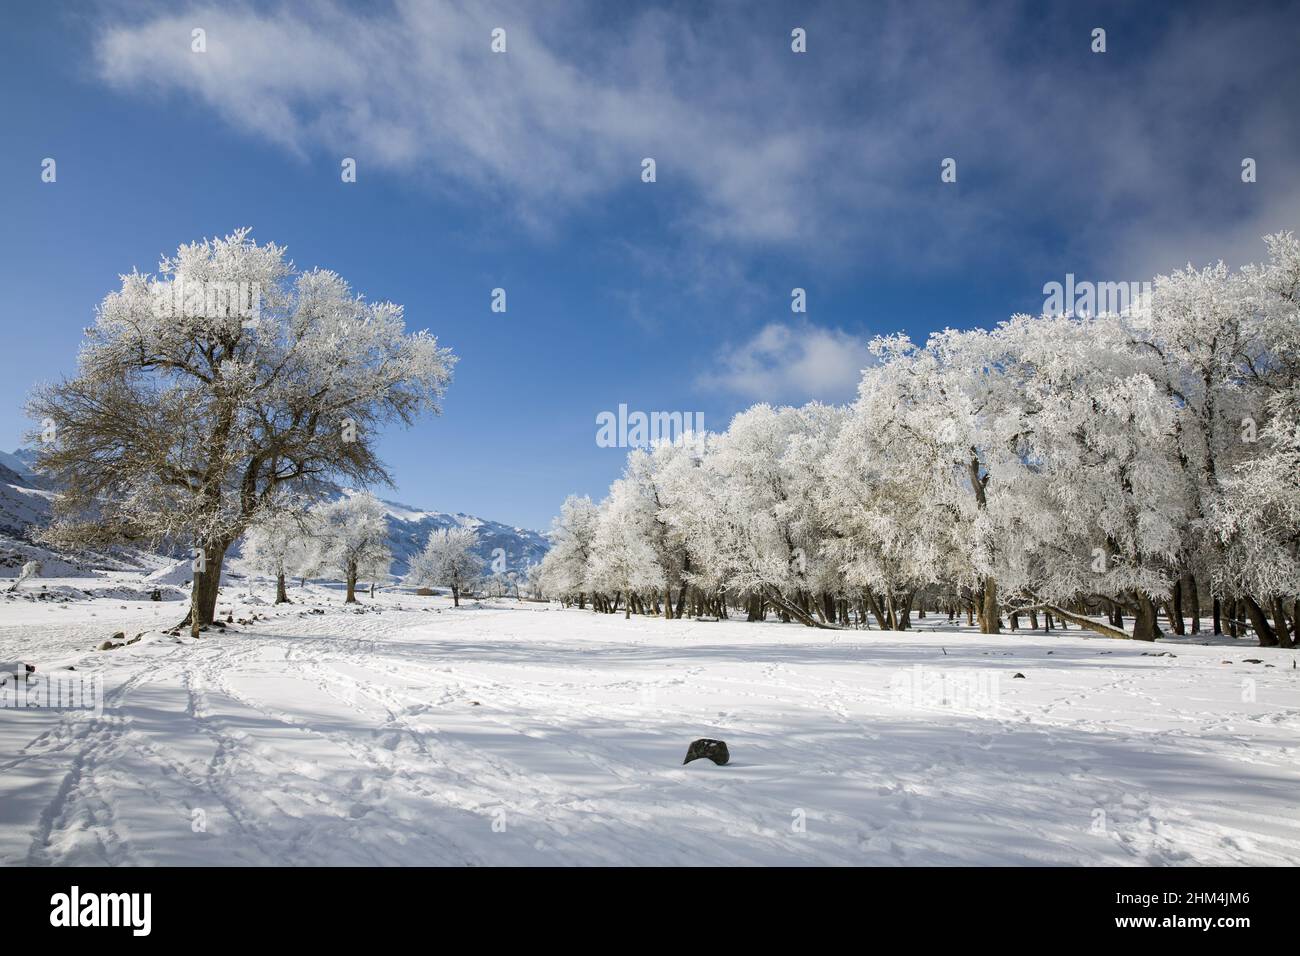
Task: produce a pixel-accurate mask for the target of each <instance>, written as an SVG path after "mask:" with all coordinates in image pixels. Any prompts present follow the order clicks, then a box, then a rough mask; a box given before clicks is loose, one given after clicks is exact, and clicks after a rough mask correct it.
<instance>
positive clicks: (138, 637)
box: [127, 631, 144, 644]
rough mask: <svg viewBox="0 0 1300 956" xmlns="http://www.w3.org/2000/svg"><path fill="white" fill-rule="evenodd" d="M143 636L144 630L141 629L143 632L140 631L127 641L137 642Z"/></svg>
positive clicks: (130, 642)
mask: <svg viewBox="0 0 1300 956" xmlns="http://www.w3.org/2000/svg"><path fill="white" fill-rule="evenodd" d="M142 637H144V631H141V632H140V633H139V634H137V635H136V636H135V637H133V638H131V639H130V640H129V641H127V643H128V644H134V643H136V641H138V640H140V638H142Z"/></svg>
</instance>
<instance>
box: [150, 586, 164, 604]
mask: <svg viewBox="0 0 1300 956" xmlns="http://www.w3.org/2000/svg"><path fill="white" fill-rule="evenodd" d="M149 600H150V601H161V600H162V591H161V589H159V588H154V589H153V590H152V591H150V592H149Z"/></svg>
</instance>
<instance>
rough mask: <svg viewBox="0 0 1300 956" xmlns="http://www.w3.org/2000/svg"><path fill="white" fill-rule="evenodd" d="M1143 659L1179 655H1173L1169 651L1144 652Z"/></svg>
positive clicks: (1175, 655)
mask: <svg viewBox="0 0 1300 956" xmlns="http://www.w3.org/2000/svg"><path fill="white" fill-rule="evenodd" d="M1142 656H1143V657H1177V656H1178V655H1177V654H1171V653H1170V652H1169V651H1143V652H1142Z"/></svg>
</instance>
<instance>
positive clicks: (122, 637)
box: [109, 631, 126, 641]
mask: <svg viewBox="0 0 1300 956" xmlns="http://www.w3.org/2000/svg"><path fill="white" fill-rule="evenodd" d="M109 640H111V641H125V640H126V631H118V632H117V633H116V634H114V635H113V636H112V637H111V638H109Z"/></svg>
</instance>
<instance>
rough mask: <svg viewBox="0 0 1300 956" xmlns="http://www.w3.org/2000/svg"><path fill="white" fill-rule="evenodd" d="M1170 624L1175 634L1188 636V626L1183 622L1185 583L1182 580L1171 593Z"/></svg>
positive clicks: (1176, 582) (1175, 584)
mask: <svg viewBox="0 0 1300 956" xmlns="http://www.w3.org/2000/svg"><path fill="white" fill-rule="evenodd" d="M1169 623H1170V625H1171V626H1172V627H1173V629H1174V633H1175V634H1179V635H1182V634H1186V633H1187V625H1186V624H1185V623H1184V622H1183V582H1182V579H1181V578H1180V579H1179V580H1177V581H1175V582H1174V586H1173V587H1172V588H1171V589H1170V591H1169Z"/></svg>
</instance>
